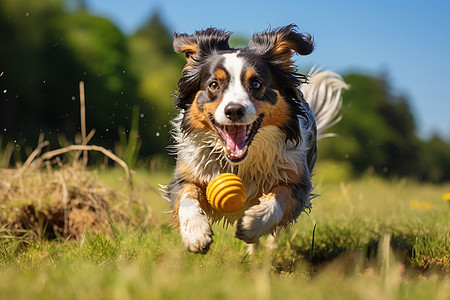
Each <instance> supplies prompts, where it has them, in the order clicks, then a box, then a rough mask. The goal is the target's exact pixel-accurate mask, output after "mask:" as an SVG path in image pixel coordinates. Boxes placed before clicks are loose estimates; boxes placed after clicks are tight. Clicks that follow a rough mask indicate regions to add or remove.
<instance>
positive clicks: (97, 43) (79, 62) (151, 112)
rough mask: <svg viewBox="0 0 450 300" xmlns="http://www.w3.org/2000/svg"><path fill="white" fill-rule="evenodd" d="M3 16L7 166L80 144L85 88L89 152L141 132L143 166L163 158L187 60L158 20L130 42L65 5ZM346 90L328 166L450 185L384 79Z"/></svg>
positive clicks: (433, 145) (55, 0)
mask: <svg viewBox="0 0 450 300" xmlns="http://www.w3.org/2000/svg"><path fill="white" fill-rule="evenodd" d="M80 3H82V2H80ZM0 7H1V9H0V156H1V153H2V150H1V149H2V147H4V146H5V144H6V143H7V142H9V141H13V142H14V144H15V146H16V147H15V152H16V155H15V156H14V157H15V158H16V159H24V157H25V156H26V155H27V154H29V153H30V152H31V149H33V147H35V146H36V143H37V140H38V136H39V135H40V134H41V133H44V135H45V138H46V139H48V140H50V141H51V144H52V146H53V147H58V146H59V144H60V143H62V142H63V141H65V140H69V141H70V142H74V141H75V139H76V137H77V136H78V135H79V132H80V108H79V105H80V103H79V100H80V99H79V98H80V96H79V89H78V88H79V85H78V84H79V82H80V81H83V82H84V84H85V96H86V103H87V104H86V105H87V106H86V119H87V127H88V130H90V129H95V130H96V133H95V135H94V137H93V139H92V141H91V143H94V144H98V145H102V146H105V147H107V148H110V149H114V147H117V145H120V144H123V143H126V142H127V139H126V138H124V137H126V136H127V135H129V136H130V138H131V136H132V134H131V132H130V130H132V129H133V127H138V129H139V130H138V133H139V135H138V137H139V144H135V145H139V149H138V150H140V157H141V158H145V157H151V156H154V155H159V154H161V153H165V147H166V146H167V145H169V144H171V140H170V135H169V131H170V121H169V120H170V119H171V117H172V116H173V104H172V99H171V95H172V94H173V93H174V92H175V90H176V84H177V81H178V78H179V76H180V74H181V69H182V67H183V64H184V58H183V57H182V56H180V55H176V54H175V53H173V50H172V32H170V31H169V30H168V29H167V27H166V26H165V25H164V23H163V21H162V20H161V19H160V17H159V15H158V14H153V15H151V16H150V17H149V20H148V22H147V23H146V24H144V25H143V26H142V27H141V28H139V29H138V30H137V31H136V32H135V33H133V34H131V35H125V34H123V33H122V32H121V31H120V30H119V28H118V27H117V26H116V25H115V24H113V23H112V22H111V21H110V20H108V19H105V18H103V17H99V16H96V15H93V14H91V13H90V12H89V11H88V10H86V9H85V7H84V6H83V5H79V7H78V8H70V9H69V8H68V3H67V1H64V0H41V1H28V0H14V1H10V0H0ZM234 42H235V43H240V44H242V43H243V42H242V40H235V41H234ZM345 80H346V81H347V82H348V83H349V84H350V85H351V89H350V90H349V91H347V92H345V94H344V104H343V108H342V116H343V119H342V121H341V122H340V123H339V124H338V125H337V126H336V127H334V128H333V129H332V131H333V132H336V133H337V137H336V138H331V139H324V140H321V142H320V145H319V146H320V148H319V153H320V156H321V158H322V159H335V160H341V161H346V162H348V164H349V165H351V166H352V168H353V169H354V173H355V174H361V173H364V172H367V171H370V172H376V173H378V174H380V175H383V176H386V177H389V176H409V177H414V178H417V179H419V180H427V181H448V180H450V145H449V143H448V142H447V141H445V140H443V139H442V138H440V137H439V136H433V137H432V138H430V139H429V140H421V139H420V138H419V137H418V136H417V128H416V126H415V122H414V116H413V115H412V113H411V110H410V108H409V105H408V99H407V98H406V97H404V96H401V95H400V96H399V95H395V94H394V93H393V92H392V88H391V87H390V86H389V84H388V82H387V80H385V79H383V76H369V75H364V74H348V75H347V76H345ZM125 146H126V145H125ZM125 146H123V147H125ZM17 154H20V155H17ZM0 158H1V157H0ZM11 163H12V161H11Z"/></svg>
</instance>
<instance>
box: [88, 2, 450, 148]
mask: <svg viewBox="0 0 450 300" xmlns="http://www.w3.org/2000/svg"><path fill="white" fill-rule="evenodd" d="M276 3H278V4H276ZM87 4H88V7H89V8H90V10H91V11H92V12H94V13H96V14H99V15H103V16H106V17H108V18H110V19H111V20H112V21H113V22H115V23H116V24H117V25H118V26H119V27H120V28H121V29H122V31H123V32H124V33H127V34H128V33H132V32H133V31H134V30H136V29H137V28H138V27H139V26H140V25H142V24H143V23H144V22H145V21H146V20H147V19H148V18H149V16H150V15H151V14H152V13H153V12H154V11H155V10H157V11H159V12H160V14H161V16H162V17H163V19H164V21H165V23H166V25H167V26H168V27H169V29H171V30H173V31H175V30H176V31H177V32H187V33H192V32H193V31H195V30H198V29H202V28H206V27H209V26H214V27H218V28H223V29H226V30H229V31H232V32H234V33H235V34H239V35H241V36H247V37H248V38H250V36H251V35H252V34H253V33H255V32H258V31H262V30H264V29H267V28H268V27H269V26H270V27H278V26H283V25H287V24H290V23H295V24H297V25H298V26H299V28H300V30H301V31H304V32H308V33H310V34H312V35H313V36H314V38H315V41H316V50H315V51H314V52H313V54H311V55H310V56H306V57H299V58H298V59H297V62H298V64H299V66H300V68H301V67H302V66H305V67H306V66H312V65H317V66H323V67H325V68H329V69H332V70H334V71H337V72H339V73H342V74H346V73H348V72H352V71H359V72H364V73H369V74H375V75H380V76H388V80H389V82H390V83H391V86H392V88H393V90H394V92H395V93H399V94H404V95H406V96H407V97H408V99H410V101H411V102H410V104H411V109H412V111H413V113H414V115H415V117H416V123H417V124H416V126H417V129H418V132H419V133H420V135H421V136H422V137H427V136H429V135H430V134H432V133H435V132H437V133H439V134H440V135H441V136H443V137H445V138H446V139H447V140H449V141H450V116H449V115H450V92H449V90H447V87H450V75H449V74H450V58H449V57H448V56H450V1H446V0H440V1H437V0H428V1H416V0H410V1H406V0H391V1H385V0H378V1H357V0H340V1H332V0H323V1H321V0H314V1H311V0H309V1H303V0H297V1H282V0H280V1H274V0H271V1H268V0H260V1H243V0H241V1H236V0H227V1H179V0H176V1H169V0H165V1H164V0H128V1H124V0H87ZM361 101H364V99H361Z"/></svg>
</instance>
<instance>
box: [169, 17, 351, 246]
mask: <svg viewBox="0 0 450 300" xmlns="http://www.w3.org/2000/svg"><path fill="white" fill-rule="evenodd" d="M229 37H230V33H228V32H225V31H222V30H217V29H214V28H208V29H206V30H202V31H197V32H195V33H194V34H192V35H188V34H175V36H174V48H175V51H176V52H179V53H185V55H186V59H187V63H186V66H185V68H184V69H183V74H182V77H181V79H180V81H179V84H178V93H177V95H176V99H175V104H176V106H177V108H178V111H179V113H178V115H177V117H176V118H175V119H174V121H173V138H174V140H175V145H174V146H173V149H172V150H173V152H174V153H175V154H176V157H177V164H176V168H175V172H174V176H173V180H172V182H171V183H170V184H169V185H168V186H167V187H166V188H165V196H166V198H167V199H168V200H169V201H170V203H171V206H172V213H173V223H174V224H176V226H178V227H179V229H180V234H181V239H182V241H183V243H184V245H185V246H186V248H187V250H188V251H191V252H195V253H206V252H207V251H208V250H209V248H210V245H211V243H212V242H213V232H212V230H211V223H213V222H217V221H220V220H225V222H228V223H230V224H236V237H237V238H239V239H241V240H243V241H244V242H246V243H249V244H255V243H257V242H258V240H259V238H260V237H261V236H263V235H267V234H271V233H274V232H276V231H277V229H278V228H282V227H286V226H288V225H290V224H291V223H293V222H295V221H296V219H297V218H298V217H299V215H300V214H301V212H303V211H305V210H310V209H311V201H310V200H311V198H312V197H313V196H312V190H313V185H312V183H311V176H312V172H313V168H314V164H315V161H316V156H317V148H316V142H317V138H318V135H320V133H321V132H322V131H323V130H324V129H327V128H328V127H329V126H330V124H333V122H335V121H336V116H337V114H338V111H339V108H340V103H341V90H342V89H345V88H346V84H345V83H344V81H343V80H342V78H341V77H340V76H339V75H337V74H335V73H333V72H331V71H322V72H320V71H313V72H311V73H310V74H309V75H307V76H305V75H302V74H299V73H297V71H296V68H295V66H294V64H293V61H292V57H293V55H294V54H295V53H298V54H301V55H307V54H309V53H311V52H312V51H313V48H314V44H313V41H312V38H311V36H309V35H307V34H302V33H300V32H298V31H297V28H296V26H294V25H288V26H285V27H281V28H278V29H275V30H269V31H265V32H262V33H257V34H255V35H254V36H253V38H252V40H251V41H250V43H249V45H248V47H246V48H239V49H232V48H231V47H230V46H229V44H228V39H229ZM224 172H229V173H234V174H236V175H237V176H239V177H240V178H241V179H242V181H243V182H244V184H245V187H246V189H247V199H246V202H245V204H244V205H243V207H242V208H241V209H239V210H238V211H236V212H232V213H222V212H218V211H216V210H214V209H212V208H211V206H210V205H209V204H208V202H207V200H206V196H205V190H206V186H207V184H208V182H209V181H210V180H211V179H212V178H214V177H215V176H216V175H218V174H220V173H224Z"/></svg>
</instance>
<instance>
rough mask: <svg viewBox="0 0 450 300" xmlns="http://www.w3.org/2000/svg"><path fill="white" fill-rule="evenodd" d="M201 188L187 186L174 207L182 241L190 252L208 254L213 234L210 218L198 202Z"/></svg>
mask: <svg viewBox="0 0 450 300" xmlns="http://www.w3.org/2000/svg"><path fill="white" fill-rule="evenodd" d="M199 190H200V188H199V187H197V186H196V185H195V184H186V185H185V186H184V187H183V189H182V191H181V193H180V194H179V196H178V199H177V202H178V203H177V205H175V207H174V212H173V215H174V218H176V216H178V221H179V226H180V234H181V240H182V241H183V243H184V245H185V246H186V249H187V250H188V251H190V252H194V253H201V254H206V253H207V252H208V250H209V247H210V245H211V243H212V242H213V238H212V236H213V232H212V230H211V225H210V224H209V222H208V217H207V216H206V214H205V212H204V211H203V209H202V208H201V206H200V203H199V201H198V199H199V196H200V192H199Z"/></svg>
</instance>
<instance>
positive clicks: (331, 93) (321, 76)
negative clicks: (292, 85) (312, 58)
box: [300, 68, 348, 138]
mask: <svg viewBox="0 0 450 300" xmlns="http://www.w3.org/2000/svg"><path fill="white" fill-rule="evenodd" d="M343 89H348V85H347V84H346V83H345V82H344V80H343V79H342V77H341V76H340V75H338V74H336V73H334V72H332V71H329V70H326V71H321V70H320V69H316V68H312V69H311V70H310V71H309V74H308V82H307V83H306V84H303V85H302V86H301V87H300V90H301V92H302V93H303V96H304V97H305V99H306V101H307V102H308V104H309V106H310V108H311V110H312V112H313V113H314V116H315V118H316V125H317V133H318V136H319V138H324V137H327V136H331V135H332V134H322V133H323V131H324V130H326V129H328V128H330V127H332V126H333V125H335V124H336V123H338V122H339V121H340V120H341V118H342V117H341V116H338V114H339V110H340V108H341V106H342V99H341V93H342V90H343Z"/></svg>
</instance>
